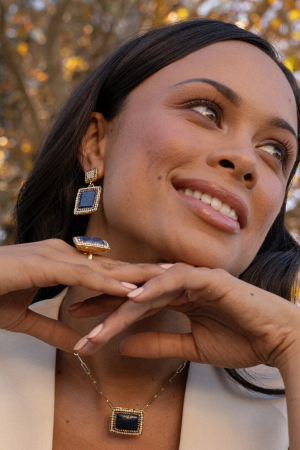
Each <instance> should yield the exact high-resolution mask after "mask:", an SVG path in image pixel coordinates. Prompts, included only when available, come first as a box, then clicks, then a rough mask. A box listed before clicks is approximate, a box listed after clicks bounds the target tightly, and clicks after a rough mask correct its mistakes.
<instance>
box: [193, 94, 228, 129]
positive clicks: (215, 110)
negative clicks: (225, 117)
mask: <svg viewBox="0 0 300 450" xmlns="http://www.w3.org/2000/svg"><path fill="white" fill-rule="evenodd" d="M186 106H187V107H188V108H191V109H193V110H194V111H196V112H198V113H199V114H202V115H203V116H205V117H207V118H208V119H209V120H211V121H212V122H214V123H215V124H218V123H219V122H221V117H222V112H223V109H222V107H221V106H220V105H219V104H218V103H217V102H216V101H215V100H214V101H210V100H208V99H195V100H190V101H189V102H187V103H186Z"/></svg>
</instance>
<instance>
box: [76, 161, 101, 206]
mask: <svg viewBox="0 0 300 450" xmlns="http://www.w3.org/2000/svg"><path fill="white" fill-rule="evenodd" d="M97 178H98V171H97V169H96V168H94V169H90V170H88V171H87V172H85V182H86V183H87V184H89V186H88V187H86V188H81V189H78V192H77V196H76V201H75V208H74V214H76V215H78V214H92V213H94V212H96V211H97V209H98V206H99V202H100V196H101V187H100V186H94V181H96V180H97Z"/></svg>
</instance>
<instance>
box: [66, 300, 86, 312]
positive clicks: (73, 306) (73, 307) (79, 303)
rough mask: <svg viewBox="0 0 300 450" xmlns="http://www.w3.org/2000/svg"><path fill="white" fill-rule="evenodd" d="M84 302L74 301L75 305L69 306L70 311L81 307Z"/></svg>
mask: <svg viewBox="0 0 300 450" xmlns="http://www.w3.org/2000/svg"><path fill="white" fill-rule="evenodd" d="M82 303H83V302H78V303H73V305H71V306H69V307H68V308H67V310H68V311H74V310H75V309H78V308H80V306H81V305H82Z"/></svg>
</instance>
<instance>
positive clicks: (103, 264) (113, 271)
mask: <svg viewBox="0 0 300 450" xmlns="http://www.w3.org/2000/svg"><path fill="white" fill-rule="evenodd" d="M77 253H79V252H77V251H76V253H75V254H74V255H70V254H67V255H66V254H63V253H60V252H57V253H55V254H54V255H52V259H55V261H60V262H66V263H70V264H75V265H77V264H80V265H85V266H87V267H90V268H91V269H92V270H94V271H95V272H97V273H100V274H102V275H104V276H107V277H110V278H114V279H116V280H119V281H127V282H129V283H135V284H142V283H145V282H146V281H148V280H150V279H151V278H153V277H156V276H157V275H160V274H162V273H164V269H162V268H161V267H159V266H158V265H156V264H121V263H119V264H114V263H110V262H107V261H105V260H104V259H101V260H100V261H99V260H95V259H92V260H90V259H88V258H87V257H86V256H85V257H84V258H83V257H81V255H80V254H79V256H78V255H77ZM83 256H84V255H83Z"/></svg>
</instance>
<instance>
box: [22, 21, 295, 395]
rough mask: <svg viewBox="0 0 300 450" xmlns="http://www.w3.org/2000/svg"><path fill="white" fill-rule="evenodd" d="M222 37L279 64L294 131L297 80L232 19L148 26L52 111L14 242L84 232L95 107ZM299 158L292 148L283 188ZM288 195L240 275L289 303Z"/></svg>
mask: <svg viewBox="0 0 300 450" xmlns="http://www.w3.org/2000/svg"><path fill="white" fill-rule="evenodd" d="M228 40H236V41H242V42H247V43H248V44H251V45H254V46H255V47H257V48H259V49H260V50H262V51H263V52H264V53H266V54H267V55H268V56H269V57H270V58H272V60H273V61H275V63H276V64H277V65H278V66H279V67H280V69H281V70H282V72H283V73H284V75H285V76H286V78H287V80H288V82H289V84H290V86H291V88H292V90H293V92H294V95H295V99H296V103H297V114H298V128H299V118H300V91H299V88H298V86H297V83H296V80H295V78H294V76H293V75H292V73H291V72H290V71H289V70H288V69H287V68H286V67H285V66H284V65H283V64H282V63H281V61H280V58H279V57H278V55H277V53H276V51H275V50H274V48H273V47H272V45H271V44H269V43H268V42H267V41H265V40H264V39H263V38H261V37H260V36H257V35H255V34H253V33H251V32H249V31H246V30H243V29H241V28H238V27H237V26H235V25H233V24H230V23H225V22H221V21H218V20H208V19H194V20H191V21H185V22H180V23H177V24H174V25H169V26H163V27H159V28H156V29H154V30H151V31H149V32H148V33H145V34H143V35H141V36H139V37H137V38H135V39H133V40H131V41H130V42H127V43H125V44H124V45H123V46H122V47H120V48H119V49H117V50H116V51H115V52H114V53H112V55H111V56H110V57H109V58H107V59H106V60H105V61H104V62H103V63H102V64H101V65H100V66H99V67H98V68H96V69H95V70H94V71H93V72H92V73H91V74H90V75H89V77H87V78H86V80H85V81H84V82H82V83H81V84H80V85H79V86H78V87H77V89H76V90H75V91H74V92H73V93H72V95H71V96H70V98H69V100H68V101H67V103H66V105H65V106H64V108H63V109H62V110H61V112H60V113H59V114H58V117H57V119H56V121H55V123H54V125H53V126H52V129H51V131H50V133H49V134H48V136H47V138H46V139H45V142H44V144H43V145H42V149H41V151H40V153H39V156H38V158H37V160H36V163H35V165H34V167H33V170H32V172H31V174H30V176H29V177H28V179H27V181H26V183H25V184H24V185H23V186H22V189H21V191H20V194H19V197H18V201H17V206H16V211H15V218H16V242H17V243H25V242H34V241H40V240H43V239H49V238H59V239H63V240H64V241H66V242H68V243H69V244H72V236H76V235H78V234H84V232H85V229H86V226H87V222H88V217H86V216H74V215H73V206H74V201H75V197H76V192H77V190H78V189H79V188H80V187H82V186H84V175H83V171H82V168H81V167H80V165H79V162H78V154H79V152H80V150H81V143H82V140H83V137H84V135H85V133H86V130H87V128H88V125H89V123H90V117H91V114H92V112H93V111H98V112H101V113H102V114H103V116H104V117H105V118H106V119H107V120H110V119H113V118H114V117H115V116H116V115H117V114H118V113H120V111H121V110H122V108H123V107H124V106H125V102H126V97H127V95H128V94H129V93H130V92H131V91H132V90H133V89H134V88H135V87H136V86H138V85H139V84H140V83H141V82H142V81H143V80H145V79H146V78H148V77H149V76H150V75H152V74H154V73H155V72H157V71H158V70H160V69H162V68H163V67H165V66H167V65H168V64H171V63H173V62H175V61H177V60H179V59H180V58H183V57H184V56H186V55H188V54H190V53H192V52H194V51H197V50H199V49H201V48H203V47H206V46H208V45H210V44H214V43H217V42H222V41H228ZM298 141H299V139H298ZM298 148H299V147H298ZM299 160H300V153H299V150H298V155H297V161H296V163H295V165H294V168H293V170H292V173H291V176H290V179H289V182H288V187H287V192H288V188H289V185H290V182H291V180H292V177H293V175H294V174H295V171H296V169H297V166H298V164H299ZM287 192H286V197H285V201H284V203H283V205H282V208H281V211H280V213H279V215H278V217H277V218H276V220H275V221H274V223H273V225H272V227H271V229H270V231H269V233H268V235H267V236H266V238H265V240H264V243H263V245H262V246H261V248H260V250H259V252H258V254H257V256H256V257H255V258H254V260H253V262H252V263H251V265H250V267H249V268H248V269H247V270H246V271H245V272H244V274H243V275H242V279H243V280H245V281H247V282H248V283H251V284H253V285H255V286H258V287H261V288H263V289H265V290H267V291H270V292H273V293H275V294H277V295H280V296H281V297H284V298H285V299H287V300H289V301H291V300H293V289H294V287H295V283H296V281H295V280H296V276H297V273H298V270H299V261H300V248H299V245H298V244H297V242H296V241H295V240H294V239H293V237H292V236H291V235H290V234H289V232H288V231H287V229H286V227H285V224H284V214H285V203H286V198H287ZM61 289H62V287H61V286H60V287H57V288H47V289H45V288H43V289H41V290H40V291H39V294H38V299H42V298H49V297H51V296H53V295H54V294H55V293H57V292H58V291H59V290H61ZM226 370H227V372H228V373H229V374H230V376H231V377H232V378H234V379H235V380H236V381H238V382H239V383H241V384H243V385H244V386H246V387H249V388H251V389H253V390H258V391H259V392H265V393H272V394H274V393H279V392H280V393H281V391H278V390H268V389H264V388H262V387H255V386H254V385H252V384H251V383H250V384H249V383H248V382H246V380H244V379H243V378H241V377H240V376H239V375H238V373H237V372H236V371H235V370H233V369H226ZM247 383H248V385H247Z"/></svg>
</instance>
